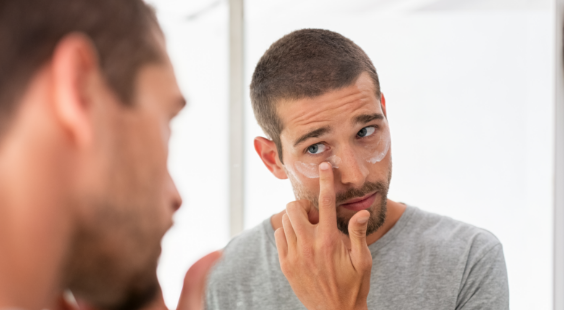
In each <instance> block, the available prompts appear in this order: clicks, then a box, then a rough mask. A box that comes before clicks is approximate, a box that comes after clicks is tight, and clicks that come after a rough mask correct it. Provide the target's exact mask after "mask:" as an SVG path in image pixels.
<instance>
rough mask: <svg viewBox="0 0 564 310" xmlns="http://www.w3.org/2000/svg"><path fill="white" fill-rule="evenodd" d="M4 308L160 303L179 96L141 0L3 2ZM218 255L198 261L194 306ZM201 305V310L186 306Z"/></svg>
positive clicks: (0, 272)
mask: <svg viewBox="0 0 564 310" xmlns="http://www.w3.org/2000/svg"><path fill="white" fill-rule="evenodd" d="M0 49H1V52H0V309H25V310H39V309H45V308H53V307H57V306H59V304H58V298H59V297H60V296H61V294H62V292H63V291H67V292H68V291H69V290H70V292H72V293H73V294H74V296H75V297H76V298H77V299H78V300H79V301H80V303H81V304H82V305H86V306H87V307H92V308H94V309H100V310H101V309H116V310H118V309H138V308H140V307H142V306H148V304H149V303H151V302H154V303H155V304H154V307H164V304H163V302H162V296H161V295H160V288H159V284H158V282H157V277H156V267H157V260H158V257H159V255H160V242H161V238H162V237H163V234H164V233H165V232H166V231H167V229H168V228H169V227H170V226H171V225H172V215H173V213H174V212H175V211H176V210H177V209H178V208H179V207H180V205H181V198H180V196H179V194H178V192H177V190H176V188H175V185H174V183H173V182H172V179H171V177H170V175H169V173H168V170H167V155H168V154H167V153H168V146H167V144H168V140H169V136H170V129H169V123H170V121H171V119H172V118H173V117H174V116H175V115H176V114H177V113H178V112H179V111H180V110H181V109H182V108H183V107H184V105H185V100H184V99H183V97H182V95H181V93H180V90H179V88H178V86H177V82H176V79H175V76H174V72H173V69H172V66H171V63H170V60H169V58H168V56H167V53H166V50H165V45H164V37H163V34H162V32H161V30H160V28H159V26H158V23H157V21H156V18H155V15H154V13H153V12H152V10H151V9H150V8H148V7H147V6H146V5H145V4H144V3H143V2H142V1H141V0H18V1H13V0H0ZM216 258H217V254H212V255H211V256H208V257H207V258H206V259H205V260H204V261H202V265H199V266H197V267H196V268H195V269H192V272H191V275H193V276H194V278H193V279H192V277H191V276H190V274H189V275H188V277H187V280H186V281H185V283H186V285H185V290H184V293H183V300H182V303H181V304H180V306H179V308H182V309H186V308H187V307H188V306H194V305H196V306H197V305H198V302H201V301H202V299H201V297H199V296H197V295H198V293H199V292H202V290H203V286H202V285H200V284H199V283H200V282H199V281H201V280H202V279H203V278H204V276H205V270H206V269H207V268H209V266H210V265H211V263H212V262H213V260H214V259H216ZM191 309H195V308H191Z"/></svg>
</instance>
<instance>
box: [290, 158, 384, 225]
mask: <svg viewBox="0 0 564 310" xmlns="http://www.w3.org/2000/svg"><path fill="white" fill-rule="evenodd" d="M288 176H289V177H290V181H291V183H292V187H293V190H294V195H295V196H296V199H307V200H309V201H310V202H311V203H312V204H313V206H314V207H315V208H316V209H317V210H319V198H318V196H317V195H315V194H312V193H311V192H309V191H307V190H306V189H305V188H304V186H303V185H302V184H301V183H300V182H299V181H297V180H296V179H295V177H294V176H293V174H291V173H289V174H288ZM391 178H392V168H391V165H390V169H389V171H388V177H387V182H383V181H378V182H368V181H367V182H365V183H364V185H363V186H362V187H361V188H351V189H348V190H347V191H345V192H343V193H338V194H337V195H336V197H335V205H336V206H338V205H340V204H342V203H343V202H346V201H347V200H349V199H353V198H360V197H363V196H365V195H367V194H370V193H374V192H377V193H378V194H380V195H381V199H379V200H375V201H374V203H373V204H372V206H370V207H369V208H368V209H366V211H368V212H369V213H370V217H369V218H368V223H367V228H366V235H367V236H368V235H370V234H372V233H374V232H376V231H377V230H378V229H379V228H380V227H382V225H384V222H385V221H386V212H387V202H388V190H389V186H390V181H391ZM352 216H353V215H344V214H341V212H339V210H337V228H338V229H339V230H340V231H341V232H342V233H344V234H345V235H347V236H348V235H349V221H350V219H351V218H352Z"/></svg>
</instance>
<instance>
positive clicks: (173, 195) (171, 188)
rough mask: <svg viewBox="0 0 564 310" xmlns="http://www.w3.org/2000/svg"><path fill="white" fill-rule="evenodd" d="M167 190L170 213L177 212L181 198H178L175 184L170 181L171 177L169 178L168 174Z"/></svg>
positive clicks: (168, 174)
mask: <svg viewBox="0 0 564 310" xmlns="http://www.w3.org/2000/svg"><path fill="white" fill-rule="evenodd" d="M167 178H168V180H167V183H168V186H167V189H168V195H169V197H170V198H169V199H170V206H171V207H172V211H173V212H176V211H178V209H180V206H181V205H182V197H180V193H179V192H178V188H176V184H175V183H174V180H172V177H171V176H170V173H167Z"/></svg>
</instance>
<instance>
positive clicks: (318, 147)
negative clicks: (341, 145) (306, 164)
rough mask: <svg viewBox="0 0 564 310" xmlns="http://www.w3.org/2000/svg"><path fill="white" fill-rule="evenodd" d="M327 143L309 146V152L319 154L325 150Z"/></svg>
mask: <svg viewBox="0 0 564 310" xmlns="http://www.w3.org/2000/svg"><path fill="white" fill-rule="evenodd" d="M325 148H326V147H325V145H323V144H321V143H317V144H314V145H312V146H310V147H308V148H307V152H308V153H310V154H319V153H322V152H323V151H325Z"/></svg>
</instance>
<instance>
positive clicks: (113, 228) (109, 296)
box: [65, 206, 164, 310]
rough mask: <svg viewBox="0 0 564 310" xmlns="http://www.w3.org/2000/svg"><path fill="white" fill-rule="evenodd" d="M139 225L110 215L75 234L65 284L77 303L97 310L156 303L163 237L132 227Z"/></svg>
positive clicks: (125, 309)
mask: <svg viewBox="0 0 564 310" xmlns="http://www.w3.org/2000/svg"><path fill="white" fill-rule="evenodd" d="M104 209H106V210H108V209H112V210H115V208H110V207H108V206H106V207H104ZM125 216H128V217H129V218H127V219H126V218H125ZM139 222H140V219H139V216H136V215H133V214H131V212H128V213H127V214H120V213H119V212H115V211H114V212H112V213H111V214H109V213H105V215H104V216H100V215H99V216H97V220H96V221H92V222H91V225H88V226H84V227H82V228H81V229H79V231H78V232H77V234H76V235H75V237H74V240H73V242H72V247H71V249H70V255H69V259H68V263H67V270H66V271H67V278H66V281H65V282H66V285H67V287H68V288H69V289H70V290H71V291H72V292H73V294H74V295H75V296H76V297H77V298H79V299H82V300H83V301H85V302H86V303H87V304H89V305H91V306H93V307H94V308H96V309H102V310H136V309H140V308H142V307H143V306H145V305H147V304H149V303H150V302H152V301H153V300H154V299H155V297H156V296H157V293H159V291H160V285H159V283H158V279H157V274H156V269H157V264H158V259H159V256H160V252H161V251H160V239H161V236H162V234H164V232H163V233H157V232H156V231H154V230H151V231H148V230H146V229H147V227H142V226H139V225H136V224H137V223H139Z"/></svg>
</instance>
